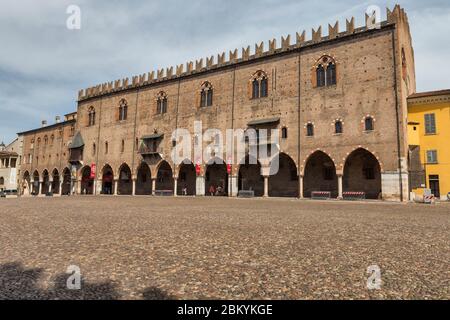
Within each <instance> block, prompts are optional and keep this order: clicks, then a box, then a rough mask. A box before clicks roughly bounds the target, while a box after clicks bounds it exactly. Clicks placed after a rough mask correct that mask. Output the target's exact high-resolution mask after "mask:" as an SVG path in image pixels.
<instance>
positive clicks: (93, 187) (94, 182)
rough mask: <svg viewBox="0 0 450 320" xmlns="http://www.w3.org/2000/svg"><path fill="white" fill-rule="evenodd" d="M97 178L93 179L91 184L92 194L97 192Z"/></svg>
mask: <svg viewBox="0 0 450 320" xmlns="http://www.w3.org/2000/svg"><path fill="white" fill-rule="evenodd" d="M97 182H98V181H97V179H94V181H93V185H92V195H94V196H95V195H96V194H97Z"/></svg>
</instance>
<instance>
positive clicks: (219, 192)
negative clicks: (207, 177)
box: [208, 184, 224, 197]
mask: <svg viewBox="0 0 450 320" xmlns="http://www.w3.org/2000/svg"><path fill="white" fill-rule="evenodd" d="M223 190H224V189H223V187H222V186H220V185H219V186H217V187H215V186H214V185H213V184H212V185H211V186H210V187H209V189H208V193H209V195H210V196H211V197H214V196H216V197H219V196H223V195H224V191H223Z"/></svg>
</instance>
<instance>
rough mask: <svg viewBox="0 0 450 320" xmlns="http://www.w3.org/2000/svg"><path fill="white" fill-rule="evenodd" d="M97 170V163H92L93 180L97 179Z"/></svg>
mask: <svg viewBox="0 0 450 320" xmlns="http://www.w3.org/2000/svg"><path fill="white" fill-rule="evenodd" d="M96 169H97V166H96V165H95V163H92V164H91V176H90V178H91V179H95V173H96V171H97V170H96Z"/></svg>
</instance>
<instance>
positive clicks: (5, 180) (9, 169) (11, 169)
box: [0, 137, 22, 194]
mask: <svg viewBox="0 0 450 320" xmlns="http://www.w3.org/2000/svg"><path fill="white" fill-rule="evenodd" d="M21 160H22V140H21V137H19V138H17V139H15V140H14V141H13V142H11V143H10V144H8V145H5V144H4V143H3V142H2V143H1V144H0V192H5V193H7V194H17V193H18V181H19V180H20V162H21Z"/></svg>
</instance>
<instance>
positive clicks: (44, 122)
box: [42, 120, 47, 128]
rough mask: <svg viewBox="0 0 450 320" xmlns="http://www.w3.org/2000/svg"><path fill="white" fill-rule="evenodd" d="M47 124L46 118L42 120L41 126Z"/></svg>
mask: <svg viewBox="0 0 450 320" xmlns="http://www.w3.org/2000/svg"><path fill="white" fill-rule="evenodd" d="M46 126H47V120H42V128H44V127H46Z"/></svg>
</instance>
